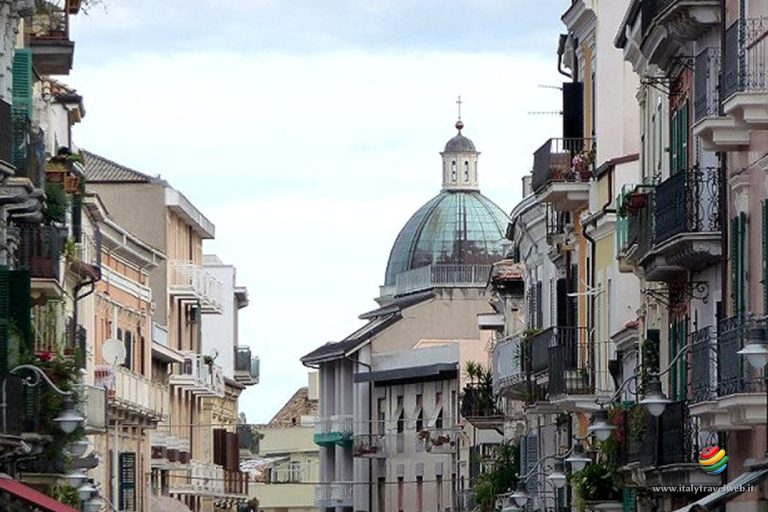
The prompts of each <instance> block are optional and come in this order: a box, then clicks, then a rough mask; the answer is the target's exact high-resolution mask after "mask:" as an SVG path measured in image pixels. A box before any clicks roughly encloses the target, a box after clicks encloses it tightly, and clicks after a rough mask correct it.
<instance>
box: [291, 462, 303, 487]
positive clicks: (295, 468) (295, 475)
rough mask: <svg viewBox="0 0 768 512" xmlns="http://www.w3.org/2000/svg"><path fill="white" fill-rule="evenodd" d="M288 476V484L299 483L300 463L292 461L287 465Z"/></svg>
mask: <svg viewBox="0 0 768 512" xmlns="http://www.w3.org/2000/svg"><path fill="white" fill-rule="evenodd" d="M288 475H289V477H288V478H289V480H288V481H289V482H301V463H300V462H299V461H297V460H292V461H291V462H289V463H288Z"/></svg>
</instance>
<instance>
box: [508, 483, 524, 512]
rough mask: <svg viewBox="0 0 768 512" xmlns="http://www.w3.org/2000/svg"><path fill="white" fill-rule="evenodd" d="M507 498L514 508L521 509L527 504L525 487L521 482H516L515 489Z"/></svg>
mask: <svg viewBox="0 0 768 512" xmlns="http://www.w3.org/2000/svg"><path fill="white" fill-rule="evenodd" d="M509 498H510V500H511V501H512V504H513V505H515V506H516V507H520V508H522V507H524V506H525V504H526V503H528V492H527V491H526V490H525V485H524V484H523V482H522V481H518V482H517V489H515V492H513V493H512V494H510V495H509Z"/></svg>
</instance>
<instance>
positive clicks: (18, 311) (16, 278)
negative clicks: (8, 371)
mask: <svg viewBox="0 0 768 512" xmlns="http://www.w3.org/2000/svg"><path fill="white" fill-rule="evenodd" d="M8 291H9V293H10V297H9V299H8V300H7V302H8V327H9V329H10V331H9V333H8V343H7V347H6V362H7V364H8V368H15V367H16V366H18V365H19V364H20V363H21V356H22V354H23V353H31V352H32V349H33V347H32V344H33V343H32V280H31V275H30V273H29V271H28V270H12V271H10V272H9V273H8Z"/></svg>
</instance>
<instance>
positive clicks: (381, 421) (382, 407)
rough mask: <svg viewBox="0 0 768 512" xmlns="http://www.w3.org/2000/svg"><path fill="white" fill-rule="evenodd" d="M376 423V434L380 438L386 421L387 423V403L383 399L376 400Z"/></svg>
mask: <svg viewBox="0 0 768 512" xmlns="http://www.w3.org/2000/svg"><path fill="white" fill-rule="evenodd" d="M377 412H378V422H377V425H376V432H378V434H379V435H380V436H383V435H384V432H385V427H386V421H387V402H386V400H384V399H383V398H379V400H378V411H377Z"/></svg>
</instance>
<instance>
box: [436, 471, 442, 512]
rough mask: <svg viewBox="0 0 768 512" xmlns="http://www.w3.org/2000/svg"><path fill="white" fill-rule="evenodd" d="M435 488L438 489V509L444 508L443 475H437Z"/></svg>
mask: <svg viewBox="0 0 768 512" xmlns="http://www.w3.org/2000/svg"><path fill="white" fill-rule="evenodd" d="M435 488H436V489H437V511H438V512H442V510H443V475H437V476H436V477H435Z"/></svg>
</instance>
